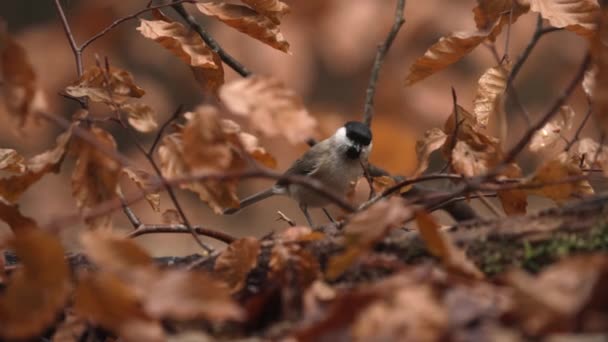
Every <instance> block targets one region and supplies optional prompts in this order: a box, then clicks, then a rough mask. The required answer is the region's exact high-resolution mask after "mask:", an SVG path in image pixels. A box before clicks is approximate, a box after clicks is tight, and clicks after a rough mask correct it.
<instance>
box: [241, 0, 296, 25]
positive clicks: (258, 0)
mask: <svg viewBox="0 0 608 342" xmlns="http://www.w3.org/2000/svg"><path fill="white" fill-rule="evenodd" d="M241 2H243V3H245V4H247V5H248V6H250V7H251V8H253V9H254V10H255V11H256V12H258V13H261V14H263V15H265V16H267V17H268V18H269V19H271V20H272V21H273V22H275V23H277V24H278V23H279V22H280V20H281V18H282V17H283V16H284V15H285V14H287V13H289V6H287V4H285V3H284V2H282V1H280V0H242V1H241Z"/></svg>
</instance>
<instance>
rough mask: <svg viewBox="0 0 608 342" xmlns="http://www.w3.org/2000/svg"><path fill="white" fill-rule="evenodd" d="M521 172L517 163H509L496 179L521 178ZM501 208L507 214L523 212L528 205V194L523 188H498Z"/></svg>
mask: <svg viewBox="0 0 608 342" xmlns="http://www.w3.org/2000/svg"><path fill="white" fill-rule="evenodd" d="M521 177H522V172H521V168H520V167H519V165H517V164H515V163H511V164H509V165H507V166H506V168H505V170H504V171H503V172H502V174H501V175H500V176H499V177H498V179H513V178H521ZM497 195H498V199H499V200H500V204H502V209H503V210H504V211H505V213H506V214H507V215H518V214H525V213H526V207H527V206H528V194H527V193H526V192H525V191H524V190H519V189H513V190H499V191H498V192H497Z"/></svg>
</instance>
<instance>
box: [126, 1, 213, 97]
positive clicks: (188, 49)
mask: <svg viewBox="0 0 608 342" xmlns="http://www.w3.org/2000/svg"><path fill="white" fill-rule="evenodd" d="M156 17H157V18H158V19H160V20H145V19H140V20H141V23H140V25H139V27H138V28H137V30H138V31H139V32H140V33H141V34H142V35H143V36H144V37H146V38H148V39H152V40H154V41H155V42H157V43H159V44H160V45H162V46H163V47H164V48H165V49H167V50H169V51H171V53H173V54H174V55H175V56H177V57H178V58H180V59H181V60H182V61H184V62H185V63H186V64H188V65H189V66H190V67H191V68H192V72H193V73H194V77H195V78H196V80H197V81H198V83H199V84H200V85H201V87H202V88H203V89H205V90H209V91H212V92H213V93H217V89H218V88H219V86H220V85H222V84H223V83H224V67H223V66H222V62H221V59H220V58H219V56H218V55H217V53H215V52H213V50H211V49H210V48H209V47H208V46H207V45H206V44H205V42H204V41H203V39H202V38H201V37H200V36H199V35H198V34H197V33H196V32H195V31H193V30H189V29H187V28H186V27H185V26H184V25H182V24H181V23H179V22H176V21H171V20H170V19H169V18H167V17H165V16H163V15H162V14H160V13H159V12H156Z"/></svg>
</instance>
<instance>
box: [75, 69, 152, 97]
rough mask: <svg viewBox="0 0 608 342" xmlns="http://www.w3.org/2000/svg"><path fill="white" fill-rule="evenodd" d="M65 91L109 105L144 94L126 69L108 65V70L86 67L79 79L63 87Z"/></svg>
mask: <svg viewBox="0 0 608 342" xmlns="http://www.w3.org/2000/svg"><path fill="white" fill-rule="evenodd" d="M65 92H66V93H67V94H69V95H70V96H73V97H78V98H81V97H86V98H88V99H89V100H91V101H93V102H103V103H106V104H111V105H114V104H122V103H124V102H126V101H127V100H129V99H131V98H140V97H142V96H143V95H144V94H145V91H144V90H143V89H141V88H140V87H138V86H137V85H136V84H135V81H134V80H133V76H131V74H130V73H128V72H127V71H125V70H121V69H118V68H115V67H110V70H109V72H108V71H107V70H106V69H105V68H100V67H99V66H91V67H89V68H87V69H86V70H85V71H84V73H83V74H82V76H81V77H80V79H78V80H77V81H75V82H74V83H72V85H70V86H67V87H66V88H65Z"/></svg>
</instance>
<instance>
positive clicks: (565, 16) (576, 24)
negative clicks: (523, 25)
mask: <svg viewBox="0 0 608 342" xmlns="http://www.w3.org/2000/svg"><path fill="white" fill-rule="evenodd" d="M525 2H527V3H529V4H530V10H531V11H533V12H537V13H540V15H541V16H542V17H543V18H545V19H547V20H548V21H549V23H550V24H551V26H554V27H559V28H562V27H563V28H566V29H567V30H570V31H573V32H575V33H577V34H579V35H582V36H591V35H592V34H593V33H594V32H595V31H596V30H597V19H598V17H599V12H600V7H599V4H598V2H597V0H525Z"/></svg>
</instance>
